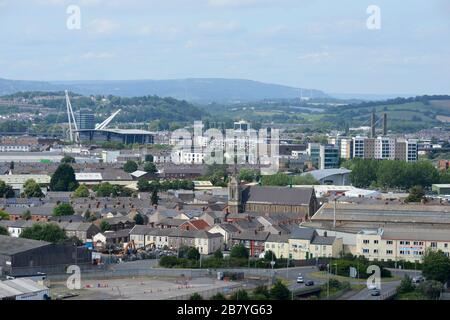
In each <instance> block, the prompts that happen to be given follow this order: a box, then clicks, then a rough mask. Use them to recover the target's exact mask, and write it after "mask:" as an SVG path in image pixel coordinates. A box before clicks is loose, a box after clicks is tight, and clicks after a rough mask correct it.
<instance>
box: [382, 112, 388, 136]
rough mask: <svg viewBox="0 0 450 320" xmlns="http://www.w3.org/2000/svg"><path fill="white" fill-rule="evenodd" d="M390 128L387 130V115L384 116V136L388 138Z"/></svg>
mask: <svg viewBox="0 0 450 320" xmlns="http://www.w3.org/2000/svg"><path fill="white" fill-rule="evenodd" d="M387 133H388V128H387V113H384V114H383V136H387Z"/></svg>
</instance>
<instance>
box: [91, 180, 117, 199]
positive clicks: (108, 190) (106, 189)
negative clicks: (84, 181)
mask: <svg viewBox="0 0 450 320" xmlns="http://www.w3.org/2000/svg"><path fill="white" fill-rule="evenodd" d="M115 191H116V189H114V186H113V185H112V184H110V183H109V182H104V183H101V184H99V185H98V186H97V187H96V189H95V194H96V195H97V197H114V196H116V193H115Z"/></svg>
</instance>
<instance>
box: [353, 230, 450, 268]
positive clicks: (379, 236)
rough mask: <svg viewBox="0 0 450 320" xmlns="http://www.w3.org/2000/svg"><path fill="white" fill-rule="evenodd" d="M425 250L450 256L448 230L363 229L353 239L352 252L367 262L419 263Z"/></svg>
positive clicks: (449, 233) (449, 234)
mask: <svg viewBox="0 0 450 320" xmlns="http://www.w3.org/2000/svg"><path fill="white" fill-rule="evenodd" d="M427 250H441V251H443V252H444V253H445V254H446V255H447V256H450V232H449V230H448V229H427V228H404V229H384V228H378V229H365V230H361V231H360V232H359V233H358V234H357V236H356V251H357V254H358V255H361V256H364V257H366V258H367V259H369V260H371V261H375V260H377V261H400V260H403V261H409V262H417V263H420V262H422V258H423V256H424V254H425V252H426V251H427Z"/></svg>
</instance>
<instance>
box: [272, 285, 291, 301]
mask: <svg viewBox="0 0 450 320" xmlns="http://www.w3.org/2000/svg"><path fill="white" fill-rule="evenodd" d="M270 297H271V298H272V299H275V300H289V299H290V298H291V292H290V291H289V289H288V288H287V287H286V286H285V285H284V284H283V282H281V281H280V280H277V282H275V284H274V286H273V287H272V289H271V290H270Z"/></svg>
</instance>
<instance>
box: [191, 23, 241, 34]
mask: <svg viewBox="0 0 450 320" xmlns="http://www.w3.org/2000/svg"><path fill="white" fill-rule="evenodd" d="M198 28H199V29H200V31H202V32H204V33H206V34H230V33H235V32H238V31H240V30H241V29H242V28H241V26H240V24H239V23H238V22H236V21H203V22H200V23H199V24H198Z"/></svg>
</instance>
